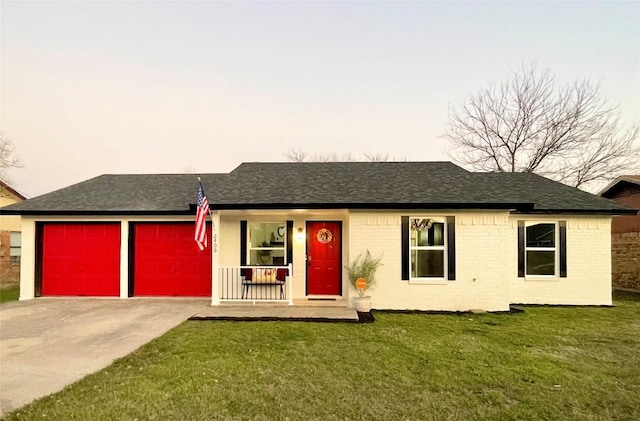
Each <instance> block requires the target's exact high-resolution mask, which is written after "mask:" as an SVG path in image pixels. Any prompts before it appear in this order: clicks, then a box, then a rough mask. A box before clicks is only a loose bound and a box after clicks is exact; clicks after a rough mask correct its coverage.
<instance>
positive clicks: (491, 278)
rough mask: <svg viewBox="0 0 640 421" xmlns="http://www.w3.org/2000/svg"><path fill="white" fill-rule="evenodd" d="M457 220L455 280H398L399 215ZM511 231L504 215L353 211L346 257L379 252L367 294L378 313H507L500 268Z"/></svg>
mask: <svg viewBox="0 0 640 421" xmlns="http://www.w3.org/2000/svg"><path fill="white" fill-rule="evenodd" d="M402 215H411V216H421V217H443V216H455V217H456V261H457V264H456V280H455V281H446V280H445V281H433V282H430V283H425V284H415V283H411V282H409V281H403V280H402V268H401V260H402V259H401V257H402V256H401V253H402V248H401V219H400V218H401V216H402ZM508 231H509V225H508V213H507V212H485V213H479V212H478V213H471V212H437V213H427V212H416V211H411V212H401V213H395V212H394V213H384V214H376V213H364V212H362V213H361V212H352V213H351V215H350V218H349V238H350V242H349V253H350V256H353V257H355V256H357V255H358V254H359V253H360V252H362V251H364V250H366V249H369V251H371V253H372V254H374V255H380V254H383V261H382V263H383V265H384V266H382V267H381V268H380V269H379V270H378V273H377V276H376V278H377V280H378V282H377V286H376V287H375V289H374V290H372V291H371V296H372V306H373V308H376V309H396V310H403V309H413V310H446V311H466V310H469V309H484V310H489V311H501V310H508V309H509V299H508V291H507V288H506V286H507V284H506V281H507V278H506V276H505V271H504V269H503V265H504V262H503V256H504V255H505V253H506V247H507V245H506V244H505V242H504V241H502V239H503V238H504V237H505V236H506V234H507V233H508Z"/></svg>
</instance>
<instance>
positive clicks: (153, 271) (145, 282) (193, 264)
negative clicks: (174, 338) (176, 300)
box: [133, 222, 211, 297]
mask: <svg viewBox="0 0 640 421" xmlns="http://www.w3.org/2000/svg"><path fill="white" fill-rule="evenodd" d="M194 230H195V227H194V224H193V223H192V222H187V223H157V224H156V223H153V224H152V223H139V224H136V225H135V226H134V244H135V247H134V278H133V293H134V295H137V296H141V295H163V296H182V297H198V296H202V297H206V296H211V247H210V245H211V229H210V226H209V227H208V228H207V235H208V241H209V247H207V248H206V249H204V250H203V251H200V250H199V249H198V246H197V245H196V242H195V241H194V240H193V236H194Z"/></svg>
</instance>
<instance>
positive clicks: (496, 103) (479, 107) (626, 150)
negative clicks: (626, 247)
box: [444, 64, 640, 188]
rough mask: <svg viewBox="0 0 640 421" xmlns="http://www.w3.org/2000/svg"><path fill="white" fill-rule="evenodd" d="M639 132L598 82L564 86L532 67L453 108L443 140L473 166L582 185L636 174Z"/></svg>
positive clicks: (452, 154) (455, 157) (458, 159)
mask: <svg viewBox="0 0 640 421" xmlns="http://www.w3.org/2000/svg"><path fill="white" fill-rule="evenodd" d="M638 135H639V129H638V124H637V123H634V124H632V125H631V126H629V127H625V126H624V125H623V124H621V123H620V121H619V110H618V109H617V107H614V106H612V105H611V104H609V103H608V102H607V101H606V100H605V99H604V98H603V97H602V95H601V93H600V86H599V84H597V83H594V82H592V81H589V80H577V81H576V82H574V83H573V84H568V85H561V84H559V83H558V82H557V81H556V79H555V77H554V76H553V74H552V73H551V72H550V71H549V70H548V69H547V70H542V71H541V70H538V68H537V66H536V65H535V64H532V65H522V67H521V68H520V69H518V70H517V71H516V72H514V74H513V76H512V78H510V79H509V80H507V81H503V82H502V83H500V84H493V85H489V86H488V87H485V88H482V89H480V90H479V91H478V92H477V93H476V94H473V95H471V96H470V97H469V98H468V99H467V100H466V101H465V102H464V103H462V104H461V105H460V106H458V107H456V108H452V107H450V108H449V118H448V122H447V129H446V132H445V134H444V137H445V138H446V139H448V140H450V141H451V149H450V150H449V151H448V154H449V156H450V157H451V158H452V159H453V160H454V161H456V162H458V163H460V164H462V165H465V166H468V167H470V169H473V170H479V171H500V172H505V171H509V172H535V173H538V174H541V175H545V176H547V177H550V178H553V179H555V180H558V181H561V182H564V183H566V184H569V185H572V186H575V187H581V188H585V187H588V186H590V185H592V184H593V183H595V182H602V181H606V180H610V179H613V178H615V177H616V176H618V175H620V174H621V173H624V172H635V171H638V170H639V169H638V165H640V164H639V162H640V159H638V156H640V146H639V145H638V144H637V140H638Z"/></svg>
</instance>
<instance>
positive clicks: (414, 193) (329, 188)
mask: <svg viewBox="0 0 640 421" xmlns="http://www.w3.org/2000/svg"><path fill="white" fill-rule="evenodd" d="M200 177H202V184H203V186H204V188H205V191H206V194H207V198H208V199H209V203H210V205H211V207H212V208H213V209H292V208H309V209H347V208H348V209H509V210H515V211H521V212H542V213H545V212H548V213H551V212H556V213H557V212H576V213H601V214H619V213H633V212H634V211H633V210H631V209H628V208H626V207H624V206H621V205H619V204H617V203H615V202H613V201H611V200H608V199H605V198H602V197H597V196H594V195H592V194H590V193H586V192H583V191H581V190H578V189H575V188H572V187H568V186H565V185H563V184H560V183H557V182H555V181H552V180H549V179H546V178H544V177H541V176H538V175H535V174H522V173H473V172H469V171H466V170H464V169H462V168H460V167H458V166H456V165H454V164H452V163H450V162H321V163H243V164H242V165H240V166H239V167H237V168H236V169H235V170H233V171H232V172H230V173H228V174H203V175H200ZM196 190H197V175H196V174H139V175H102V176H99V177H96V178H93V179H90V180H87V181H84V182H82V183H79V184H75V185H73V186H69V187H66V188H63V189H61V190H57V191H54V192H52V193H49V194H45V195H43V196H39V197H36V198H33V199H30V200H27V201H25V202H22V203H20V204H16V205H12V206H11V207H9V208H5V209H3V210H2V211H0V212H2V213H7V214H25V215H28V214H34V215H35V214H40V215H45V214H56V215H62V214H66V215H68V214H190V213H193V207H194V203H195V196H196Z"/></svg>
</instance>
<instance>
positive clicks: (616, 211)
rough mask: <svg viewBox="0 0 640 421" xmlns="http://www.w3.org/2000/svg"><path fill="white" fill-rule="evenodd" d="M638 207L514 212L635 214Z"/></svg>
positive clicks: (515, 212)
mask: <svg viewBox="0 0 640 421" xmlns="http://www.w3.org/2000/svg"><path fill="white" fill-rule="evenodd" d="M637 212H638V210H637V209H628V208H627V209H620V208H618V209H588V210H585V209H534V210H531V211H525V212H523V211H520V210H514V211H512V212H511V213H512V214H524V213H527V214H539V215H550V214H554V215H558V214H560V215H568V214H571V215H635V214H636V213H637Z"/></svg>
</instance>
